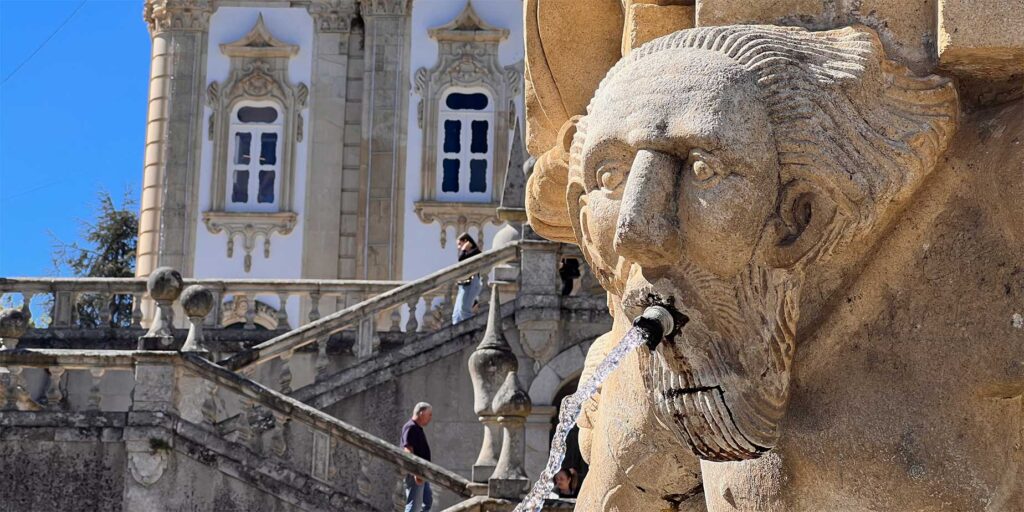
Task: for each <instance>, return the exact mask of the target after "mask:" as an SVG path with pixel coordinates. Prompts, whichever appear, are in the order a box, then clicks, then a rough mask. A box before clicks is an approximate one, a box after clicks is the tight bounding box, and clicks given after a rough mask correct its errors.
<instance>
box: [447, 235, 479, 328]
mask: <svg viewBox="0 0 1024 512" xmlns="http://www.w3.org/2000/svg"><path fill="white" fill-rule="evenodd" d="M456 247H457V248H458V250H459V261H462V260H465V259H469V258H472V257H473V256H476V255H478V254H480V246H478V245H477V244H476V240H473V237H471V236H469V233H463V234H461V235H459V238H458V240H457V242H456ZM458 284H459V292H458V295H456V296H455V308H454V310H453V311H452V325H455V324H457V323H459V322H461V321H463V320H465V319H467V318H469V317H471V316H473V304H474V302H475V301H476V298H477V296H478V295H480V288H481V287H482V284H481V282H480V274H473V275H471V276H469V277H467V278H465V279H463V280H462V281H459V282H458Z"/></svg>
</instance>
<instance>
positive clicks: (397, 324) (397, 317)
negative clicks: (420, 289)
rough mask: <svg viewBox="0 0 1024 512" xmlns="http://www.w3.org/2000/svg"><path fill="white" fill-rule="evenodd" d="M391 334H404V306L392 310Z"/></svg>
mask: <svg viewBox="0 0 1024 512" xmlns="http://www.w3.org/2000/svg"><path fill="white" fill-rule="evenodd" d="M388 330H390V331H391V332H402V306H401V304H399V305H398V306H395V307H394V308H392V309H391V328H390V329H388Z"/></svg>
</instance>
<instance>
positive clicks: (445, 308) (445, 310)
mask: <svg viewBox="0 0 1024 512" xmlns="http://www.w3.org/2000/svg"><path fill="white" fill-rule="evenodd" d="M456 289H457V285H456V284H455V283H454V282H451V283H448V289H447V290H446V291H445V292H444V303H443V304H442V305H441V313H442V316H441V321H442V322H443V321H444V320H446V319H449V320H450V319H451V317H452V313H453V312H455V294H456V291H455V290H456Z"/></svg>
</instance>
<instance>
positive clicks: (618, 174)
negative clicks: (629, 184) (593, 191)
mask: <svg viewBox="0 0 1024 512" xmlns="http://www.w3.org/2000/svg"><path fill="white" fill-rule="evenodd" d="M627 171H628V170H627V169H626V167H625V166H624V165H621V164H605V165H602V166H601V168H600V169H598V171H597V184H598V185H599V186H600V187H601V188H602V189H604V190H606V191H609V192H612V191H615V190H616V189H618V188H619V186H620V185H622V182H623V181H625V180H626V173H627Z"/></svg>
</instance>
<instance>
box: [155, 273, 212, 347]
mask: <svg viewBox="0 0 1024 512" xmlns="http://www.w3.org/2000/svg"><path fill="white" fill-rule="evenodd" d="M183 287H184V282H183V281H182V279H181V274H180V273H178V271H177V270H174V269H173V268H170V267H160V268H158V269H156V270H154V271H153V273H152V274H150V275H149V280H148V281H146V289H147V290H149V296H150V298H152V299H153V300H154V301H156V307H157V310H156V315H155V317H154V318H153V323H152V324H150V326H149V331H148V332H147V333H146V334H145V335H143V336H140V337H139V346H138V348H139V350H167V349H169V348H170V346H171V345H172V344H173V343H174V332H173V330H172V329H173V327H174V308H173V306H172V305H173V303H174V301H175V300H176V299H177V298H178V296H180V295H181V289H182V288H183ZM211 303H212V301H211Z"/></svg>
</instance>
